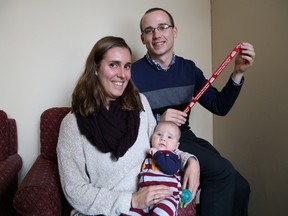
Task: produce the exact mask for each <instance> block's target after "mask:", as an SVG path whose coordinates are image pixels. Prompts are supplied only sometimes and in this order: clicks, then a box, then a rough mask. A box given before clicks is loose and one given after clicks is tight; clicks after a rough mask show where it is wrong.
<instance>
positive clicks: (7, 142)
mask: <svg viewBox="0 0 288 216" xmlns="http://www.w3.org/2000/svg"><path fill="white" fill-rule="evenodd" d="M17 145H18V137H17V126H16V121H15V119H11V118H8V117H7V114H6V113H5V112H4V111H3V110H0V215H3V216H5V215H7V216H8V215H9V216H10V215H14V214H15V212H14V208H13V197H14V194H15V192H16V190H17V187H18V173H19V171H20V169H21V167H22V159H21V157H20V155H19V154H18V153H17V148H18V146H17Z"/></svg>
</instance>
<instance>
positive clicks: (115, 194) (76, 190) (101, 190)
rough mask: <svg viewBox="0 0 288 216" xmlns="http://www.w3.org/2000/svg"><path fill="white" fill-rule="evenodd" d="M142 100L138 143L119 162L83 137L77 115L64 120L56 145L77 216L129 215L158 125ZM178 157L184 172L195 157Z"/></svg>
mask: <svg viewBox="0 0 288 216" xmlns="http://www.w3.org/2000/svg"><path fill="white" fill-rule="evenodd" d="M140 96H141V101H142V104H143V107H144V110H145V111H143V112H141V113H140V126H139V132H138V137H137V140H136V142H135V143H134V145H133V146H132V147H131V148H130V149H129V150H128V151H127V152H126V153H125V155H124V156H123V157H120V158H119V159H118V160H117V161H115V160H113V159H112V158H111V153H102V152H100V151H98V150H97V148H96V147H95V146H93V145H92V144H91V143H90V142H89V141H88V140H87V139H86V137H85V136H83V135H81V134H80V131H79V129H78V125H77V121H76V117H75V115H74V114H72V113H69V114H68V115H67V116H66V117H65V118H64V119H63V121H62V123H61V127H60V132H59V139H58V145H57V157H58V166H59V174H60V180H61V185H62V189H63V192H64V194H65V197H66V199H67V200H68V202H69V203H70V204H71V206H72V207H73V208H74V209H75V210H76V212H77V211H78V212H79V213H81V214H82V215H98V214H103V215H107V216H116V215H121V214H128V212H129V209H130V208H131V199H132V193H133V192H135V191H136V190H137V185H138V181H139V178H138V176H139V172H140V170H141V165H142V163H143V161H144V159H145V156H146V153H147V152H148V150H149V148H150V137H151V135H152V133H153V130H154V127H155V125H156V121H155V118H154V116H153V114H152V111H151V108H150V105H149V103H148V101H147V99H146V97H145V96H144V95H142V94H140ZM177 154H179V155H180V156H181V158H182V168H183V167H185V164H186V162H187V160H188V158H189V157H191V156H193V155H190V154H189V153H184V152H181V151H179V150H178V151H177ZM193 157H195V156H193ZM74 212H75V211H74Z"/></svg>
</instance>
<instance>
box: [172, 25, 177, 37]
mask: <svg viewBox="0 0 288 216" xmlns="http://www.w3.org/2000/svg"><path fill="white" fill-rule="evenodd" d="M177 33H178V28H177V27H176V26H174V28H173V34H174V38H176V37H177Z"/></svg>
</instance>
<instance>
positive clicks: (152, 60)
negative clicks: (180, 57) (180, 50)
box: [145, 52, 175, 71]
mask: <svg viewBox="0 0 288 216" xmlns="http://www.w3.org/2000/svg"><path fill="white" fill-rule="evenodd" d="M145 57H146V59H147V61H148V62H149V64H151V65H152V66H153V67H155V68H156V69H157V70H159V71H167V70H168V69H169V68H170V67H171V66H172V65H173V64H174V63H175V54H174V53H173V56H172V60H171V62H170V64H169V66H168V67H167V68H165V69H164V68H162V67H161V65H160V64H159V62H157V61H155V60H154V59H152V58H151V56H150V55H149V53H148V52H147V53H146V55H145Z"/></svg>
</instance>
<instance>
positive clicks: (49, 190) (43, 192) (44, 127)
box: [14, 107, 71, 216]
mask: <svg viewBox="0 0 288 216" xmlns="http://www.w3.org/2000/svg"><path fill="white" fill-rule="evenodd" d="M70 110H71V109H70V108H69V107H61V108H58V107H56V108H50V109H48V110H46V111H44V112H43V113H42V115H41V117H40V155H39V156H38V157H37V159H36V161H35V162H34V164H33V165H32V167H31V169H30V170H29V171H28V173H27V175H26V176H25V178H24V179H23V181H22V182H21V184H20V185H19V188H18V191H17V192H16V194H15V197H14V207H15V209H16V210H17V212H18V213H20V214H21V215H23V216H25V215H27V216H28V215H29V216H36V215H37V216H41V215H47V216H48V215H51V216H52V215H53V216H57V215H59V216H60V215H70V211H71V207H70V206H69V204H68V203H67V201H66V199H65V198H64V195H63V192H62V189H61V184H60V179H59V173H58V165H57V155H56V145H57V140H58V134H59V128H60V124H61V121H62V119H63V118H64V117H65V116H66V115H67V113H68V112H70Z"/></svg>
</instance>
